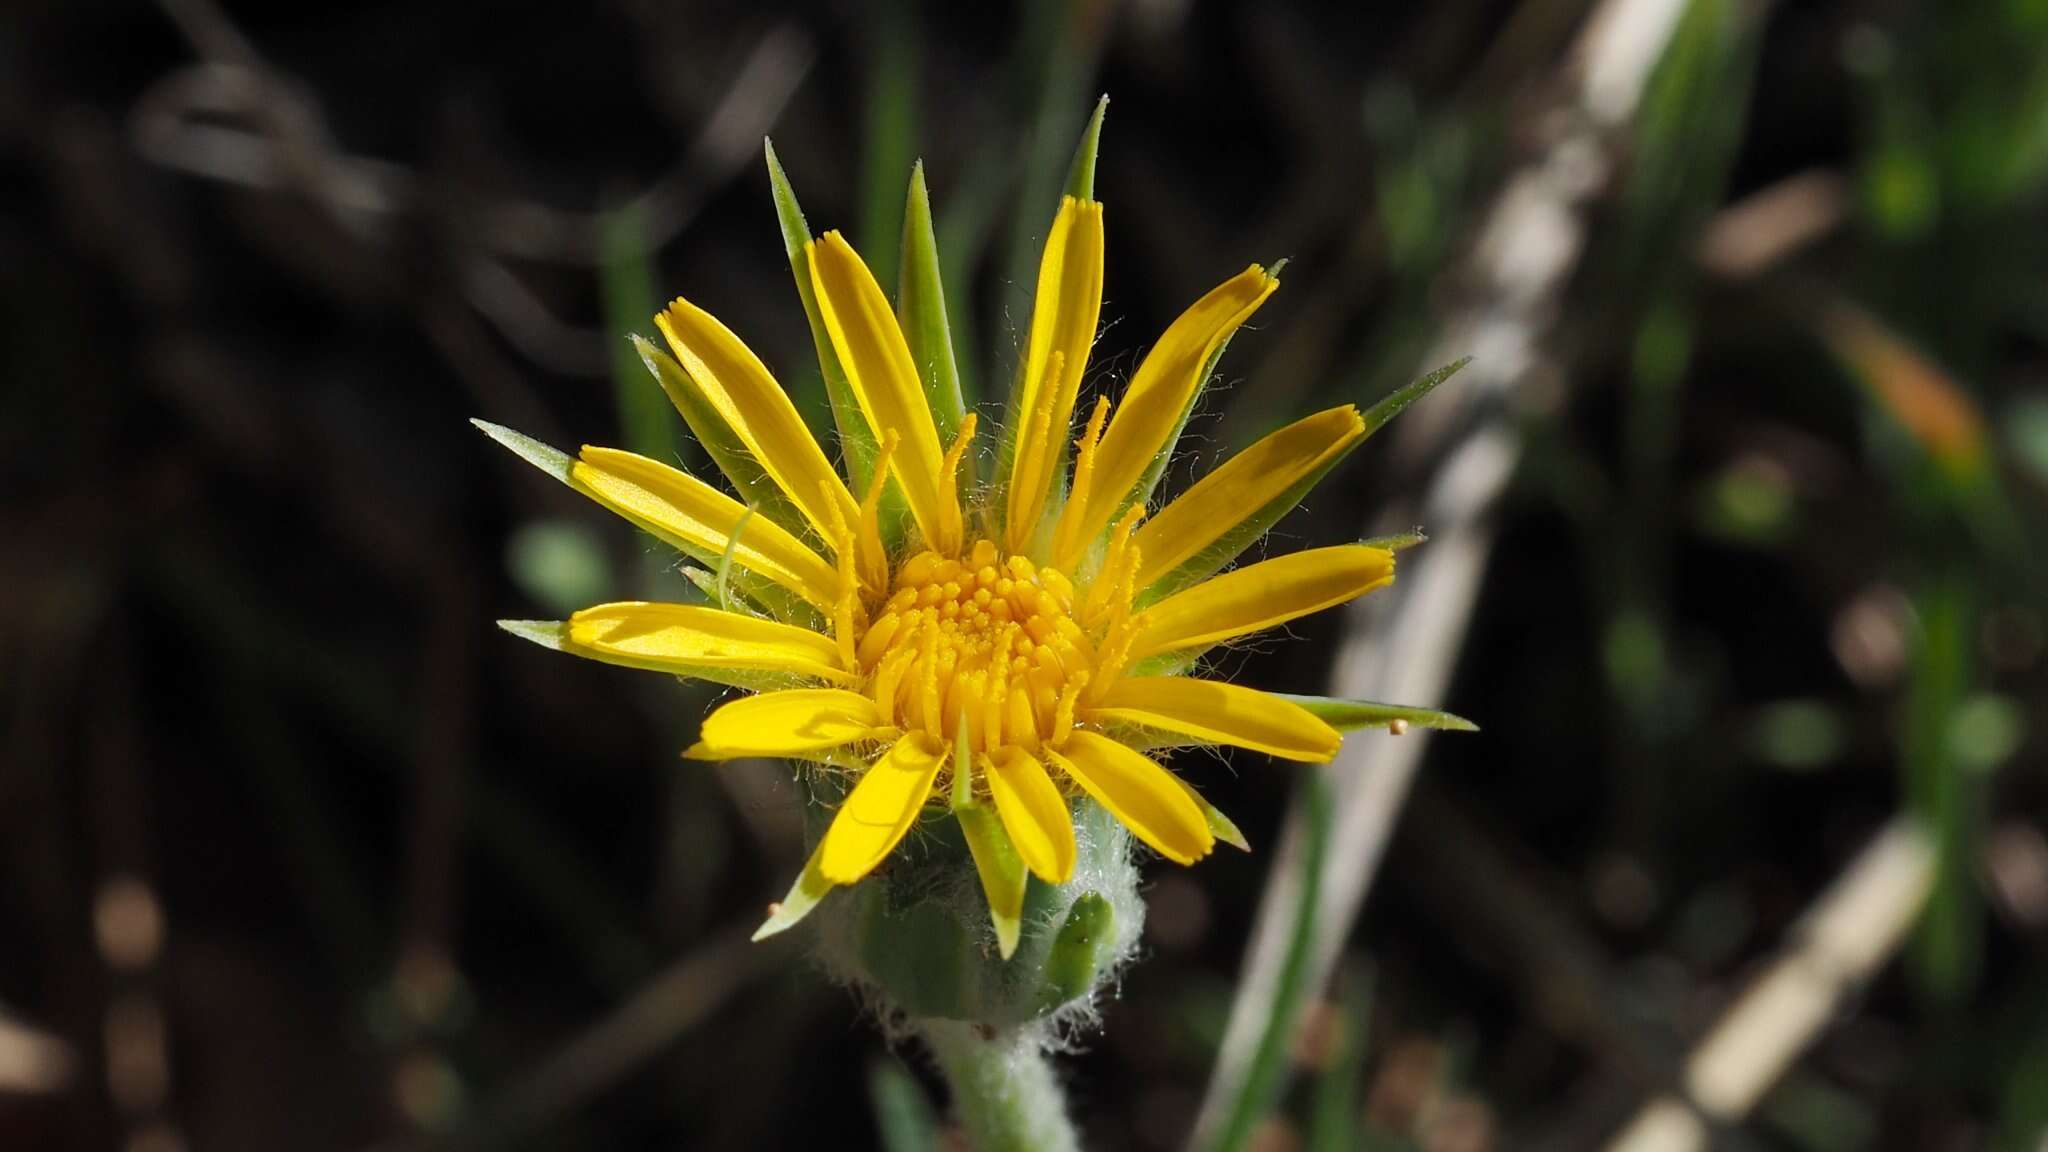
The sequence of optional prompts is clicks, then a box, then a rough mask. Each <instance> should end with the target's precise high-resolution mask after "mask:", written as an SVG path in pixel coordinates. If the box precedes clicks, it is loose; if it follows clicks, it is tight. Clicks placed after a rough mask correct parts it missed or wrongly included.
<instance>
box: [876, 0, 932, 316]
mask: <svg viewBox="0 0 2048 1152" xmlns="http://www.w3.org/2000/svg"><path fill="white" fill-rule="evenodd" d="M912 7H913V6H912V4H911V0H876V2H874V3H870V4H866V5H863V6H862V11H861V15H862V19H861V21H860V25H861V30H862V33H863V36H864V39H865V41H866V45H867V84H866V88H865V91H864V94H863V103H864V105H865V108H864V111H865V120H866V125H867V127H866V134H865V137H864V139H863V140H862V142H861V150H860V158H861V213H860V250H861V255H862V256H863V257H865V258H866V259H867V263H868V270H869V271H871V272H873V273H874V274H875V282H876V283H878V284H890V283H893V282H895V280H896V275H897V269H896V244H897V237H898V236H899V234H902V233H903V231H904V226H905V223H906V221H905V219H904V215H903V201H902V200H901V199H900V198H899V197H900V195H901V193H900V191H899V189H900V188H901V187H902V186H901V185H900V184H899V183H897V182H898V181H900V180H902V179H903V173H904V171H905V170H906V169H908V168H909V167H910V165H911V160H912V157H913V153H914V151H915V149H914V146H913V143H912V142H913V141H915V140H916V139H917V87H918V62H919V60H921V59H922V58H923V55H924V49H923V45H922V43H921V40H922V35H923V25H922V23H921V22H920V21H918V20H916V19H914V18H913V12H912Z"/></svg>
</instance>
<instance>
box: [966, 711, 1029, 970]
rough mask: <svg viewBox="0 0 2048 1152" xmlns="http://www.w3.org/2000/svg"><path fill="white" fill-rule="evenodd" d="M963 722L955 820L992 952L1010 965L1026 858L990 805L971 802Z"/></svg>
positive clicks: (970, 758)
mask: <svg viewBox="0 0 2048 1152" xmlns="http://www.w3.org/2000/svg"><path fill="white" fill-rule="evenodd" d="M968 740H969V736H968V733H967V724H966V722H965V719H964V718H963V720H962V723H961V724H960V726H959V727H958V728H957V729H956V730H955V736H954V742H953V795H952V803H953V817H954V819H956V820H958V821H959V822H960V834H961V835H962V836H964V837H965V838H966V840H967V851H968V854H969V855H971V856H973V857H974V870H975V872H976V874H978V875H979V876H980V877H981V891H982V895H984V896H986V897H987V898H988V914H989V919H990V920H991V921H992V922H993V923H994V924H995V929H996V951H997V952H999V953H1001V955H1002V958H1003V959H1005V960H1008V959H1009V958H1010V957H1011V956H1014V955H1016V952H1017V940H1018V939H1019V937H1020V936H1021V935H1022V933H1023V929H1024V888H1025V885H1026V884H1027V883H1029V879H1028V877H1026V875H1025V873H1024V858H1023V857H1021V856H1019V855H1017V848H1016V846H1015V845H1013V844H1011V843H1010V834H1009V833H1007V832H1005V831H1003V822H1002V820H1000V819H999V818H997V816H996V814H995V812H994V811H993V810H991V809H990V808H989V806H988V805H986V804H982V803H980V802H978V801H977V800H975V798H974V754H973V752H972V750H971V749H970V748H969V745H968Z"/></svg>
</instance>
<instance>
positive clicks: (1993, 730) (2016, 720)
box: [1948, 695, 2027, 773]
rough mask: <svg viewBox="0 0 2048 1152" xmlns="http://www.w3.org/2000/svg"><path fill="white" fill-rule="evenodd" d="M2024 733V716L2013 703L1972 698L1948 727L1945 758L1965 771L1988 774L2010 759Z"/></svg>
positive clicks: (1993, 699) (2000, 698)
mask: <svg viewBox="0 0 2048 1152" xmlns="http://www.w3.org/2000/svg"><path fill="white" fill-rule="evenodd" d="M2026 733H2027V719H2026V714H2025V713H2024V712H2022V711H2021V710H2020V708H2019V705H2018V704H2017V703H2016V702H2015V701H2013V700H2011V699H2009V698H2007V697H2004V696H1992V695H1978V696H1972V697H1970V698H1969V699H1967V700H1965V701H1963V703H1962V706H1961V707H1959V708H1957V709H1956V714H1955V718H1954V720H1953V721H1951V723H1950V725H1949V732H1948V747H1949V754H1950V755H1952V756H1954V757H1955V760H1956V764H1957V766H1958V767H1960V768H1963V769H1964V770H1966V771H1971V772H1980V773H1981V772H1989V771H1991V770H1993V769H1995V768H1997V767H1998V766H1999V765H2001V764H2003V763H2005V762H2006V761H2008V760H2010V759H2012V757H2013V754H2014V753H2015V752H2018V751H2019V749H2020V745H2021V744H2022V743H2024V742H2025V740H2026Z"/></svg>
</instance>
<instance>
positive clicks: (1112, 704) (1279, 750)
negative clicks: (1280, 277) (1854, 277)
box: [1084, 676, 1344, 763]
mask: <svg viewBox="0 0 2048 1152" xmlns="http://www.w3.org/2000/svg"><path fill="white" fill-rule="evenodd" d="M1084 718H1085V719H1089V720H1095V721H1099V722H1109V723H1117V724H1135V725H1137V726H1139V727H1141V728H1151V729H1156V730H1158V731H1162V732H1172V733H1174V734H1176V735H1180V736H1188V737H1192V738H1194V739H1195V740H1197V741H1199V742H1201V743H1204V744H1234V745H1236V746H1237V747H1239V748H1250V749H1252V750H1254V751H1257V752H1265V753H1268V754H1270V755H1273V756H1278V757H1280V758H1281V759H1284V760H1305V761H1309V762H1311V763H1322V762H1324V761H1326V760H1328V759H1329V758H1330V757H1332V756H1335V755H1336V754H1337V747H1338V745H1340V744H1342V743H1343V742H1344V737H1343V736H1342V735H1341V734H1339V733H1338V731H1337V730H1336V729H1335V728H1332V727H1330V726H1329V725H1328V724H1325V723H1323V722H1322V721H1321V720H1318V719H1316V717H1315V716H1314V715H1313V714H1312V713H1310V712H1309V710H1308V709H1306V708H1303V707H1302V706H1301V705H1299V704H1295V703H1292V702H1291V701H1287V700H1282V699H1281V698H1280V697H1278V696H1274V695H1272V694H1270V693H1266V692H1260V691H1258V690H1257V689H1255V688H1245V687H1241V686H1239V685H1236V684H1225V683H1222V682H1220V681H1216V680H1196V679H1193V678H1190V677H1185V676H1138V677H1129V678H1125V679H1122V680H1118V681H1117V682H1116V683H1114V684H1112V685H1110V687H1109V689H1108V691H1106V692H1104V693H1103V695H1102V699H1101V701H1100V702H1099V703H1098V704H1096V705H1095V706H1094V707H1092V708H1089V709H1087V710H1086V711H1085V712H1084Z"/></svg>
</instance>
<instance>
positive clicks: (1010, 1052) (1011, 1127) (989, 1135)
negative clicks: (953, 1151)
mask: <svg viewBox="0 0 2048 1152" xmlns="http://www.w3.org/2000/svg"><path fill="white" fill-rule="evenodd" d="M922 1031H923V1032H924V1038H925V1042H926V1043H927V1044H930V1045H931V1049H932V1055H933V1056H934V1057H936V1058H937V1060H938V1063H939V1070H940V1071H941V1072H943V1073H944V1074H945V1077H946V1084H947V1085H948V1086H949V1087H950V1088H952V1090H953V1111H954V1114H955V1116H956V1117H957V1118H958V1119H959V1121H960V1125H961V1127H963V1128H965V1129H966V1130H967V1137H968V1139H969V1140H971V1141H972V1142H973V1144H974V1148H975V1152H1078V1150H1079V1148H1080V1147H1081V1141H1080V1136H1079V1135H1078V1134H1077V1133H1076V1132H1075V1131H1074V1122H1073V1121H1072V1120H1070V1119H1069V1118H1068V1117H1067V1097H1066V1093H1065V1092H1064V1091H1063V1090H1062V1089H1061V1088H1060V1084H1059V1080H1058V1079H1057V1078H1056V1077H1055V1076H1054V1075H1053V1068H1052V1061H1051V1060H1050V1059H1048V1058H1047V1056H1046V1053H1045V1050H1044V1049H1043V1048H1042V1047H1041V1046H1040V1044H1039V1041H1038V1035H1037V1032H1036V1030H1034V1029H1030V1028H1023V1029H1009V1030H1004V1031H1000V1032H996V1033H995V1034H993V1035H985V1034H984V1032H983V1029H982V1028H981V1027H980V1026H979V1025H975V1024H968V1023H963V1022H961V1021H957V1020H926V1021H924V1022H923V1023H922Z"/></svg>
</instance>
